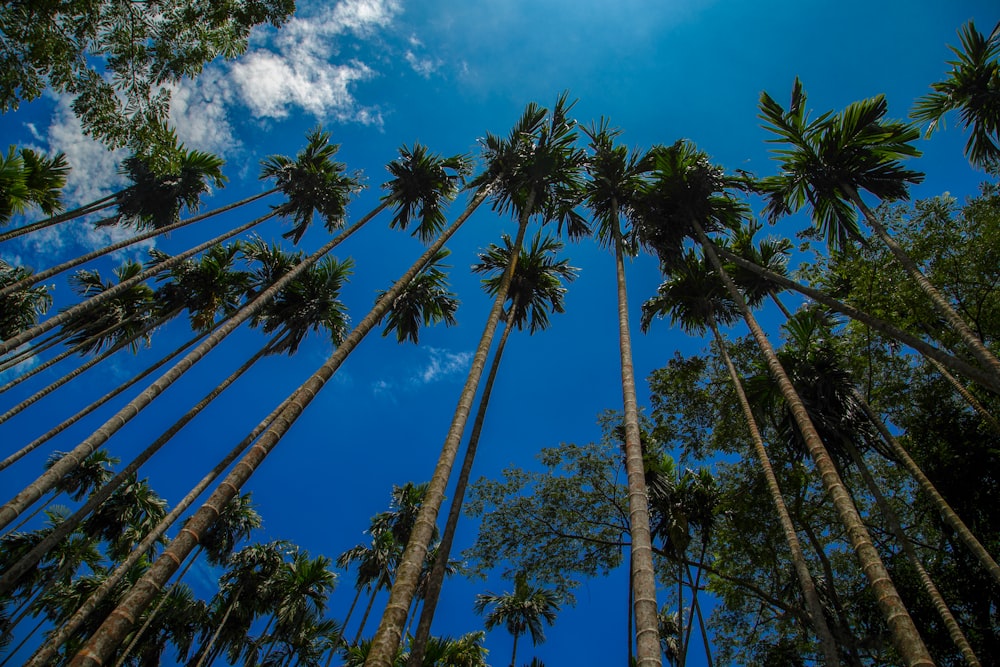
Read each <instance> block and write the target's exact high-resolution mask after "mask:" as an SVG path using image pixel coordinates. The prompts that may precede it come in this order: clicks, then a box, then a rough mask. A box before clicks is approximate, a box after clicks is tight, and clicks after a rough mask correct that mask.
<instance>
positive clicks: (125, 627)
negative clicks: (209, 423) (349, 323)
mask: <svg viewBox="0 0 1000 667" xmlns="http://www.w3.org/2000/svg"><path fill="white" fill-rule="evenodd" d="M488 193H489V190H488V189H482V190H480V191H479V192H477V194H476V195H475V196H474V197H473V199H472V201H471V202H470V203H469V206H468V207H467V208H466V210H465V211H464V212H463V213H462V214H461V215H460V216H459V217H458V218H457V219H456V220H455V222H453V223H452V225H451V226H450V227H448V229H446V230H445V231H444V232H442V234H441V236H440V237H439V238H438V240H437V241H435V242H434V243H433V244H431V246H429V247H428V248H427V250H426V251H425V252H424V254H423V255H421V256H420V258H419V259H418V260H417V261H416V262H415V263H414V264H413V265H412V266H411V267H410V269H409V270H408V271H407V272H406V273H405V274H403V276H402V277H401V278H400V279H399V280H397V281H396V283H395V284H394V285H393V286H392V287H391V288H389V290H388V291H387V292H386V294H385V296H384V297H383V298H382V299H379V301H378V302H377V303H376V304H375V306H374V307H373V308H372V310H371V311H370V312H369V313H368V315H366V316H365V317H364V319H362V320H361V322H359V323H358V325H357V326H356V327H355V328H354V330H353V331H351V333H349V334H348V335H347V336H346V337H345V339H344V341H343V343H341V344H340V345H339V346H338V347H337V349H336V350H335V351H334V353H333V355H331V357H330V358H329V359H328V360H327V361H326V363H324V364H323V365H322V366H320V368H319V369H317V370H316V372H315V373H313V375H312V376H310V378H309V379H308V380H306V381H305V382H304V383H303V384H302V385H301V386H300V387H299V388H298V389H297V390H296V391H295V392H294V393H293V394H292V395H291V396H290V397H289V399H288V405H287V407H285V409H283V410H282V411H281V413H280V414H279V415H278V416H277V417H276V418H275V420H274V422H273V423H272V424H271V426H270V428H268V430H267V431H266V432H265V433H264V434H263V435H262V436H261V437H260V440H258V441H257V444H256V445H255V446H254V447H253V448H252V449H251V450H250V451H249V452H248V453H247V454H246V456H244V457H243V459H241V461H240V463H239V464H237V465H236V466H235V467H234V469H233V470H232V471H231V472H230V473H229V475H227V476H226V478H225V479H224V480H223V481H222V482H221V483H220V484H219V486H218V487H217V488H216V490H215V491H214V492H213V493H212V495H211V496H210V497H209V499H208V501H206V502H205V504H204V505H202V507H201V509H199V510H198V512H196V513H195V515H194V516H193V517H192V518H191V520H190V521H189V522H188V523H187V525H186V526H185V530H184V532H182V533H181V534H180V535H178V536H177V537H176V538H174V540H173V541H172V542H171V543H170V546H169V547H167V549H166V551H165V552H164V553H163V554H162V555H161V556H160V557H159V558H158V559H157V560H156V562H155V563H153V565H152V567H150V569H149V570H148V571H147V572H146V574H145V575H144V576H143V577H142V578H141V579H140V580H139V581H138V582H136V585H135V586H133V587H132V590H131V591H130V592H129V594H128V595H126V596H125V598H124V599H123V600H122V601H121V602H120V603H119V605H118V609H116V610H115V611H114V612H112V614H111V615H110V616H109V617H108V618H107V619H106V620H105V621H104V624H103V625H102V626H101V627H100V628H98V630H97V632H96V633H95V634H94V636H92V637H91V638H90V641H89V642H88V643H87V645H86V646H84V647H83V648H82V649H81V650H80V652H79V653H77V655H76V656H75V657H74V658H73V660H72V661H71V663H70V664H71V665H72V667H83V666H84V665H86V666H91V665H93V666H97V665H100V664H101V663H102V661H104V660H106V659H107V657H108V656H109V655H110V654H111V653H112V652H113V651H114V650H115V649H116V648H117V647H118V645H119V644H121V642H122V640H123V639H124V637H125V635H126V634H127V633H128V631H129V629H130V628H131V626H132V620H131V619H132V618H134V617H135V615H136V614H138V613H141V611H142V609H145V607H146V606H147V605H148V604H149V602H150V600H151V599H152V598H153V596H155V594H156V591H157V590H158V588H159V587H161V586H162V585H163V583H162V582H163V581H166V579H168V578H169V577H170V575H172V574H173V572H174V571H176V569H177V563H179V562H180V561H182V560H183V559H184V557H186V556H187V554H188V553H189V552H190V551H191V550H192V549H193V548H194V546H195V544H196V543H197V541H198V536H199V535H200V534H201V533H203V532H204V531H205V530H207V529H208V528H209V527H210V526H211V525H212V522H214V521H215V518H216V517H217V516H218V515H219V512H220V511H221V509H222V508H223V507H225V504H226V503H227V502H229V500H231V499H232V497H233V496H234V495H235V494H236V493H238V492H239V489H240V487H242V485H243V484H244V482H246V480H247V479H249V478H250V476H251V475H252V474H253V472H254V470H256V468H257V466H259V465H260V464H261V462H262V461H263V460H264V457H266V456H267V454H269V453H270V452H271V450H272V449H273V448H274V447H275V446H276V445H277V443H278V441H279V440H280V439H281V437H282V436H283V435H284V434H285V433H286V432H287V431H288V429H289V427H291V425H292V424H293V423H294V422H295V420H296V419H297V418H298V417H299V415H300V414H302V411H303V410H304V409H305V408H306V407H307V406H308V405H309V403H310V402H311V401H312V399H313V398H315V396H316V394H317V393H318V392H319V390H320V389H321V388H322V387H323V385H324V384H325V383H326V382H327V381H328V380H329V379H330V378H331V377H332V376H333V374H334V373H335V372H336V371H337V369H338V368H340V365H341V364H342V363H343V362H344V360H345V359H346V358H347V356H348V355H349V354H350V353H351V351H352V350H354V348H355V347H357V345H358V344H359V343H360V342H361V340H362V339H363V338H364V337H365V335H366V334H367V333H368V332H369V331H371V330H372V329H373V328H375V326H377V325H378V323H379V322H380V321H381V319H382V317H383V316H384V315H385V313H386V312H387V311H388V309H389V306H390V305H391V304H392V301H393V299H395V298H396V297H397V296H398V295H399V293H400V292H401V291H402V290H403V288H404V287H405V286H406V285H407V284H408V283H409V282H410V281H411V280H412V279H413V277H414V276H415V275H416V274H417V273H418V272H419V271H420V270H421V269H422V268H423V267H424V265H425V264H427V262H428V261H430V260H431V258H433V257H434V254H435V253H437V251H438V250H439V249H440V248H441V246H443V245H444V244H445V243H446V242H447V240H448V239H449V238H451V236H452V235H453V234H454V233H455V232H456V231H458V228H459V227H461V225H462V224H463V223H464V222H465V221H466V220H467V219H468V217H469V216H470V215H471V214H472V212H473V211H475V209H476V208H477V207H478V206H479V205H480V204H481V203H482V202H483V201H484V200H485V199H486V196H487V195H488ZM175 559H176V560H175ZM418 574H419V573H418ZM405 608H406V607H405V606H404V607H403V609H404V610H405ZM396 643H397V644H398V639H397V642H396ZM395 646H396V644H393V646H392V648H393V649H394V648H395Z"/></svg>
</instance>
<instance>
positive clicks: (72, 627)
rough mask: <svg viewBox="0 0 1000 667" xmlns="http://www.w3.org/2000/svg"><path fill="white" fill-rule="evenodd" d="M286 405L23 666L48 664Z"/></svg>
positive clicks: (174, 511)
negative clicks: (182, 515) (171, 527)
mask: <svg viewBox="0 0 1000 667" xmlns="http://www.w3.org/2000/svg"><path fill="white" fill-rule="evenodd" d="M285 405H286V402H282V403H281V404H280V405H279V406H278V407H277V408H275V409H274V410H272V411H271V414H269V415H268V416H267V417H265V418H264V420H263V421H262V422H261V423H260V424H258V425H257V426H256V427H255V428H254V429H253V430H252V431H251V432H250V434H249V435H247V437H245V438H244V439H243V440H242V441H241V442H240V443H239V444H238V445H236V446H235V447H234V448H233V449H232V450H231V451H230V452H229V454H227V455H226V456H225V457H224V458H223V459H222V460H221V461H219V463H218V464H216V466H215V467H214V468H212V470H211V471H210V472H209V473H208V474H207V475H205V477H203V478H202V479H201V481H199V482H198V483H197V484H196V485H195V486H194V487H193V488H192V489H191V490H190V491H189V492H188V493H187V495H185V496H184V498H182V499H181V501H180V502H179V503H177V506H176V507H174V509H172V510H171V511H170V512H169V513H168V514H167V515H166V516H165V517H163V519H162V520H161V521H160V522H159V523H158V524H157V525H156V527H155V528H154V529H153V530H152V531H150V532H149V534H148V535H146V536H145V537H144V538H142V541H141V542H139V544H138V545H136V546H135V547H134V548H133V549H132V551H131V552H130V553H129V555H128V557H127V558H126V559H125V560H124V561H123V562H122V563H121V564H120V565H119V566H118V567H117V568H115V571H114V572H112V573H111V574H110V575H109V576H108V577H107V578H106V579H105V580H104V581H103V582H101V585H100V586H98V587H97V589H96V590H95V591H94V592H93V593H91V594H90V597H88V598H87V600H86V601H85V602H84V603H83V604H82V605H80V607H79V608H78V609H77V610H76V612H75V613H74V614H73V615H72V616H71V617H70V618H69V620H67V621H66V622H65V623H64V624H63V625H62V627H60V628H59V630H58V631H57V632H55V633H54V634H53V635H52V636H51V637H50V638H49V639H48V641H47V642H46V643H45V644H43V645H42V646H41V647H39V649H38V651H36V652H35V655H34V656H32V658H31V661H30V662H29V663H28V664H27V665H26V666H25V667H43V666H45V665H48V664H50V662H51V661H52V660H53V658H54V657H55V655H56V652H57V651H58V650H59V647H60V646H62V645H63V643H65V642H66V640H67V639H69V638H70V637H71V636H72V635H73V633H74V632H76V631H77V629H78V628H79V627H80V626H81V625H82V624H83V622H84V621H85V620H87V618H89V617H90V614H91V613H92V612H93V611H94V609H96V608H97V606H98V605H99V604H100V603H101V602H103V601H104V599H105V598H106V597H107V596H108V593H110V592H111V591H112V590H113V589H114V588H115V586H117V585H118V583H119V582H120V581H121V580H122V579H124V578H125V575H126V574H128V571H129V570H130V569H132V567H133V566H135V564H136V563H138V562H139V560H140V559H141V558H142V557H143V556H144V555H145V554H146V553H147V552H149V550H150V549H151V548H152V546H153V545H154V544H155V543H156V541H157V540H159V539H160V538H161V537H162V536H163V535H164V533H166V532H167V529H168V528H170V526H172V525H173V524H174V522H175V521H177V519H178V518H179V517H180V516H181V514H183V513H184V512H185V511H186V510H187V508H188V507H190V506H191V505H192V504H193V503H194V501H195V500H197V499H198V496H200V495H201V494H202V492H204V491H205V489H207V488H208V486H209V484H211V483H212V482H213V481H215V480H216V478H218V476H219V475H221V474H222V472H223V471H224V470H225V469H226V468H228V467H229V465H230V464H231V463H232V462H233V461H235V460H236V457H238V456H239V455H240V454H242V453H243V452H244V450H246V448H247V447H249V446H250V445H251V444H252V443H253V441H254V440H256V439H257V437H258V436H259V435H260V434H261V433H262V432H263V431H264V429H266V428H267V427H268V426H269V425H270V424H271V422H272V421H273V420H274V418H275V417H276V416H277V415H278V414H279V413H280V411H281V410H283V409H284V408H285Z"/></svg>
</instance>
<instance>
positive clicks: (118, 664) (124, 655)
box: [115, 545, 204, 667]
mask: <svg viewBox="0 0 1000 667" xmlns="http://www.w3.org/2000/svg"><path fill="white" fill-rule="evenodd" d="M203 549H204V547H202V546H201V545H199V546H198V549H197V550H196V551H195V553H194V556H192V557H191V559H190V560H189V561H188V562H187V564H186V565H185V566H184V569H183V570H181V573H180V574H178V575H177V579H175V580H174V583H172V584H170V588H168V589H167V590H166V591H164V592H163V595H161V596H160V599H159V600H158V601H157V603H156V606H155V607H153V609H152V610H151V611H150V612H149V613H148V614H146V620H145V621H143V623H142V626H141V627H140V628H139V629H138V630H137V631H136V632H135V633H134V634H133V636H132V641H130V642H129V643H128V646H126V647H125V650H123V651H122V652H121V655H119V656H118V659H117V660H116V661H115V667H122V665H124V664H125V661H126V660H127V659H128V657H129V655H131V654H132V651H133V650H135V647H136V645H137V644H138V643H139V640H141V639H142V638H143V636H144V635H145V634H146V631H147V630H148V629H149V626H150V625H152V624H153V621H154V620H155V619H156V616H157V615H158V614H159V613H160V610H161V609H163V605H165V604H166V603H167V599H168V598H169V597H170V594H171V593H172V592H173V591H174V589H175V588H177V585H178V584H180V583H181V580H182V579H184V575H186V574H187V573H188V570H190V569H191V566H192V565H194V564H195V562H196V561H197V560H198V556H200V555H201V552H202V550H203Z"/></svg>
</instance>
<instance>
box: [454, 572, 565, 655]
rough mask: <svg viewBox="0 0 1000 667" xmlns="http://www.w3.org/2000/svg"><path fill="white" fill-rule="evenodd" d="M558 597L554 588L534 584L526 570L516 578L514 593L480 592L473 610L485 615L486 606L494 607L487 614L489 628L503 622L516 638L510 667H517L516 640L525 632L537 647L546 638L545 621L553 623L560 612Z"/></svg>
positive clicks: (549, 623) (486, 620)
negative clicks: (529, 581) (548, 588)
mask: <svg viewBox="0 0 1000 667" xmlns="http://www.w3.org/2000/svg"><path fill="white" fill-rule="evenodd" d="M559 605H560V601H559V596H558V595H556V593H554V592H553V591H550V590H546V589H544V588H539V587H535V586H531V585H529V584H528V577H527V575H525V574H524V573H518V574H517V575H516V576H515V577H514V591H513V592H511V593H503V594H502V595H497V594H496V593H490V592H489V591H487V592H486V593H480V594H479V595H477V596H476V602H475V604H474V605H473V609H474V610H475V612H476V613H477V614H482V613H483V612H484V611H486V608H487V607H490V606H492V607H493V608H492V609H491V610H490V611H489V612H488V613H487V614H486V619H485V624H486V629H487V630H492V629H493V628H495V627H496V626H498V625H500V624H503V625H504V627H506V628H507V632H509V633H510V634H511V636H513V637H514V649H513V651H512V652H511V656H510V666H511V667H515V665H516V664H517V663H516V660H517V640H518V638H519V637H520V636H521V635H523V634H524V633H528V634H529V635H531V643H532V644H533V645H535V646H537V645H538V644H541V643H542V642H544V641H545V632H544V629H543V627H542V626H543V623H547V624H548V625H552V624H553V623H554V622H555V620H556V613H557V612H558V611H559Z"/></svg>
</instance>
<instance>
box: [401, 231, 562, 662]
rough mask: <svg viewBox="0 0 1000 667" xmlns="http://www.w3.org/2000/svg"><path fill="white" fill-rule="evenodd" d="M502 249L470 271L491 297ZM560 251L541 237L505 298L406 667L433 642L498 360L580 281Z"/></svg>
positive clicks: (507, 243) (505, 259)
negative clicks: (511, 339)
mask: <svg viewBox="0 0 1000 667" xmlns="http://www.w3.org/2000/svg"><path fill="white" fill-rule="evenodd" d="M503 243H504V245H503V246H502V247H501V246H497V245H494V244H491V245H490V247H489V248H487V250H486V251H485V252H483V253H481V254H480V256H479V258H480V262H479V263H478V264H475V265H473V267H472V270H473V271H475V272H476V273H485V274H487V276H488V277H487V278H484V279H483V287H484V288H485V289H486V290H487V292H488V293H490V294H495V293H496V290H498V289H499V287H500V284H501V281H502V280H503V274H504V273H505V272H506V270H507V266H508V265H509V264H510V262H511V258H512V257H513V247H512V243H511V240H510V237H509V236H507V235H504V236H503ZM561 249H562V244H561V243H559V242H558V241H556V240H555V239H552V238H549V237H545V238H543V237H542V235H541V233H540V232H539V233H537V234H536V235H535V237H534V238H533V239H532V241H531V244H530V245H529V247H528V248H527V249H522V250H521V253H520V258H519V259H518V261H517V269H516V270H515V271H514V277H513V279H512V280H511V284H510V289H509V290H508V294H507V299H508V302H509V305H508V306H507V308H506V312H505V313H503V318H504V330H503V334H502V335H501V336H500V341H499V342H498V343H497V348H496V350H495V351H494V353H493V361H492V363H491V364H490V370H489V374H488V375H487V377H486V384H485V386H484V387H483V393H482V395H481V396H480V398H479V406H478V407H477V409H476V418H475V421H474V422H473V425H472V433H471V434H470V435H469V442H468V444H467V445H466V450H465V456H464V457H463V459H462V468H461V470H460V471H459V476H458V481H457V482H456V484H455V490H454V493H453V497H452V500H451V505H450V507H449V510H448V519H447V521H446V523H445V529H444V535H443V536H442V538H441V543H440V544H439V545H438V549H437V555H436V556H435V558H434V559H433V567H432V569H431V571H430V574H429V576H428V578H427V584H426V588H425V591H424V605H423V608H422V610H421V613H420V621H419V623H418V625H417V634H416V636H415V637H414V638H413V641H412V642H411V643H410V655H409V658H408V664H410V665H411V667H413V666H419V665H421V664H423V661H424V651H425V649H426V644H427V641H428V639H429V637H430V630H431V623H432V622H433V620H434V611H435V609H436V607H437V601H438V596H439V595H440V593H441V587H442V585H443V583H444V576H445V570H446V568H447V565H448V558H449V556H450V554H451V546H452V542H453V541H454V538H455V531H456V530H457V528H458V519H459V515H460V514H461V510H462V504H463V502H464V499H465V491H466V487H467V486H468V483H469V476H470V475H471V474H472V465H473V462H474V461H475V457H476V450H477V448H478V445H479V437H480V434H481V433H482V429H483V424H484V423H485V420H486V410H487V407H488V406H489V401H490V395H491V394H492V392H493V383H494V382H495V380H496V376H497V372H498V371H499V368H500V360H501V358H502V357H503V351H504V348H505V346H506V344H507V337H508V336H509V335H510V332H511V330H512V328H513V327H517V329H518V330H522V331H523V330H524V328H525V326H527V327H528V331H529V332H530V333H534V332H535V331H540V330H542V329H545V328H547V327H548V324H549V319H548V311H549V310H551V311H552V312H555V313H562V312H563V294H564V293H565V291H566V288H565V287H564V286H563V283H564V282H566V283H568V282H571V281H573V280H574V279H575V278H576V273H577V269H575V268H574V267H572V266H570V265H569V262H568V260H565V259H557V255H558V253H559V251H560V250H561ZM428 553H429V552H428Z"/></svg>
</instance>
